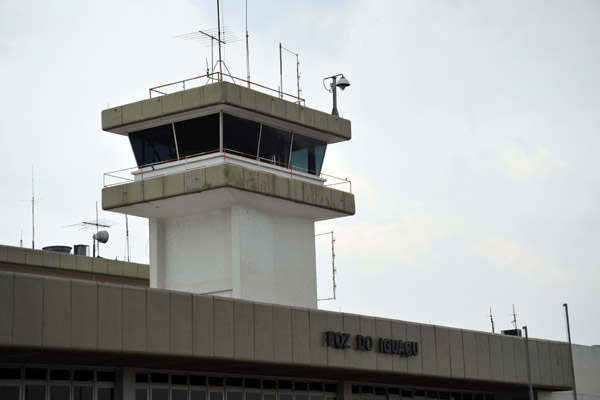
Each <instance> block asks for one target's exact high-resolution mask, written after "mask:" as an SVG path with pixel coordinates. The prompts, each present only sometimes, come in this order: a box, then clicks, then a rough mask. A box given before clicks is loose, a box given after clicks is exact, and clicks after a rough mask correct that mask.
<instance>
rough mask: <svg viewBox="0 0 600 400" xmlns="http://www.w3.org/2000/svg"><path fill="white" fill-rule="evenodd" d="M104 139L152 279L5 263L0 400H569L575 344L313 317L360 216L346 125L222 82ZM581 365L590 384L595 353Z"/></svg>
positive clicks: (135, 109)
mask: <svg viewBox="0 0 600 400" xmlns="http://www.w3.org/2000/svg"><path fill="white" fill-rule="evenodd" d="M102 129H103V130H105V131H108V132H111V133H114V134H120V135H125V136H127V137H128V139H129V141H130V144H131V147H132V150H133V153H134V156H135V159H136V161H137V168H135V170H134V171H133V173H132V175H131V178H130V179H128V180H127V181H122V182H119V183H116V184H112V185H108V186H106V187H105V188H104V189H103V191H102V207H103V208H104V210H110V211H114V212H119V213H126V214H130V215H137V216H141V217H146V218H148V219H149V226H150V264H149V265H144V264H134V263H128V262H122V261H116V260H115V261H113V260H106V259H102V258H97V257H96V258H91V257H85V256H79V255H71V254H58V253H53V252H49V251H40V250H28V249H23V248H16V247H6V246H0V400H38V399H39V400H55V399H56V400H58V399H76V400H113V399H118V400H120V399H132V400H133V399H135V400H403V399H420V400H425V399H441V400H450V399H453V400H517V399H527V398H528V395H529V382H531V384H532V389H533V392H534V396H535V398H537V399H540V400H541V399H552V398H561V397H553V396H556V395H557V394H556V393H553V392H561V391H563V392H564V391H569V390H572V388H573V383H574V382H573V379H572V374H571V355H570V348H569V345H568V344H567V343H563V342H555V341H549V340H542V339H529V340H528V341H526V339H525V338H523V337H517V336H507V335H500V334H490V333H486V332H476V331H471V330H466V329H455V328H448V327H443V326H435V325H430V324H419V323H413V322H408V321H400V320H390V319H385V318H376V317H372V316H367V315H354V314H348V313H341V312H330V311H322V310H319V309H318V308H317V291H316V269H315V241H314V234H315V231H314V223H315V221H321V220H327V219H332V218H340V217H347V216H351V215H353V214H354V212H355V203H354V195H353V194H352V193H351V192H350V190H348V189H349V187H348V188H347V189H346V190H340V189H341V186H342V185H339V186H333V185H331V183H332V182H331V179H330V178H327V177H325V176H324V175H323V174H322V173H321V167H322V165H323V160H324V157H325V153H326V149H327V146H330V145H334V144H335V143H337V142H341V141H345V140H350V139H351V124H350V121H348V120H346V119H343V118H340V117H339V116H337V115H330V114H328V113H324V112H320V111H317V110H313V109H310V108H307V107H304V106H302V105H300V104H298V103H293V102H289V101H286V100H283V99H281V98H278V97H273V96H269V95H267V94H264V93H261V92H258V91H254V90H251V89H249V88H246V87H242V86H239V85H235V84H231V83H227V82H222V81H220V82H216V83H211V84H208V85H205V86H201V87H197V88H193V89H188V90H184V91H180V92H176V93H172V94H168V95H164V96H160V97H156V98H150V99H146V100H142V101H139V102H136V103H132V104H126V105H123V106H120V107H113V108H110V109H108V110H105V111H103V112H102ZM342 183H347V182H342ZM576 349H577V351H576V352H575V354H576V356H577V357H576V359H575V360H576V364H575V365H576V368H577V369H578V368H579V367H578V364H577V363H578V361H577V360H583V361H582V362H585V365H586V366H589V365H592V368H596V372H597V371H598V368H600V365H598V364H599V361H598V360H600V355H599V353H600V352H598V348H594V347H592V348H589V347H584V346H576ZM590 354H591V356H590ZM592 370H593V369H592ZM588 371H589V369H588ZM584 374H585V373H584ZM577 376H579V375H577ZM582 376H584V375H582ZM577 379H579V378H577ZM586 379H587V380H586V381H585V382H586V384H587V385H591V387H595V388H597V385H598V383H597V382H591V381H593V379H588V378H586ZM577 383H578V384H579V383H580V382H579V381H577ZM593 385H596V386H593ZM564 393H567V394H568V392H564ZM590 393H592V392H590ZM558 396H560V394H558ZM580 398H582V397H580ZM590 398H592V397H590Z"/></svg>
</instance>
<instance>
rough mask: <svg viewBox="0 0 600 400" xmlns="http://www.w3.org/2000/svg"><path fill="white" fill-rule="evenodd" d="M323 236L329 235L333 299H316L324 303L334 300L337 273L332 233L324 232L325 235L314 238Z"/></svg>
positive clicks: (320, 234)
mask: <svg viewBox="0 0 600 400" xmlns="http://www.w3.org/2000/svg"><path fill="white" fill-rule="evenodd" d="M323 235H331V271H332V277H333V279H332V282H333V297H329V298H327V299H317V301H324V300H336V297H335V290H336V289H337V284H336V282H335V274H336V273H337V269H336V267H335V237H334V236H333V231H331V232H325V233H319V234H317V235H315V236H323Z"/></svg>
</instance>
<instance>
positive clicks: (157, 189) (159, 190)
mask: <svg viewBox="0 0 600 400" xmlns="http://www.w3.org/2000/svg"><path fill="white" fill-rule="evenodd" d="M142 185H143V188H144V201H151V200H157V199H162V198H163V197H164V178H163V177H162V176H159V177H157V178H150V179H145V180H143V181H142Z"/></svg>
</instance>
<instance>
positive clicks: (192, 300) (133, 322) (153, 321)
mask: <svg viewBox="0 0 600 400" xmlns="http://www.w3.org/2000/svg"><path fill="white" fill-rule="evenodd" d="M327 331H332V332H339V333H340V334H348V340H347V342H346V341H343V340H342V341H340V342H339V343H338V346H335V345H334V343H336V342H334V341H333V340H332V341H330V345H329V346H328V345H327V337H328V335H326V332H327ZM358 335H362V337H365V338H366V337H371V338H373V349H372V350H368V349H367V350H365V349H363V350H361V349H360V348H358V343H359V338H358ZM380 338H384V339H391V340H402V341H404V342H405V341H409V342H416V343H418V352H417V355H416V356H410V357H402V356H401V355H398V354H390V353H385V352H382V351H380V349H379V347H378V346H379V343H378V340H379V339H380ZM341 339H343V338H341ZM346 345H347V346H346ZM529 346H530V356H531V368H532V377H533V383H534V386H535V387H536V388H549V389H556V390H568V389H570V388H571V386H572V382H571V380H570V358H569V356H568V354H569V353H568V347H567V346H568V345H567V344H566V343H562V342H553V341H547V340H537V339H531V340H530V344H529ZM2 348H5V349H7V348H38V349H42V350H44V349H46V350H57V349H62V350H65V351H83V350H85V351H92V352H93V351H97V352H118V353H121V354H128V353H129V354H138V355H139V354H143V355H148V356H150V355H152V356H160V355H164V356H173V357H182V356H183V357H188V358H190V359H205V360H227V361H233V362H239V363H242V362H243V363H247V362H255V363H259V364H260V365H289V366H302V367H314V368H321V369H323V371H331V372H332V373H334V372H335V371H350V370H351V371H356V372H364V373H365V374H383V375H388V376H389V375H396V376H398V377H399V378H401V377H402V376H422V377H423V378H427V379H441V380H445V381H448V380H449V379H452V380H456V381H457V382H459V381H461V380H465V381H466V382H483V383H485V382H488V383H494V384H504V385H516V386H520V387H522V388H526V385H527V372H526V371H527V370H526V362H527V357H526V353H525V339H524V338H520V337H512V336H502V335H498V334H489V333H484V332H473V331H468V330H460V329H452V328H446V327H441V326H435V325H428V324H417V323H411V322H405V321H397V320H389V319H384V318H375V317H369V316H365V315H354V314H345V313H338V312H330V311H322V310H314V309H304V308H295V307H288V306H279V305H273V304H264V303H255V302H250V301H244V300H236V299H229V298H222V297H211V296H203V295H195V294H190V293H180V292H174V291H166V290H158V289H146V288H135V287H128V286H121V285H110V284H102V283H95V282H83V281H78V280H66V279H57V278H50V277H40V276H33V275H25V274H16V273H4V272H0V350H1V349H2ZM0 353H1V351H0Z"/></svg>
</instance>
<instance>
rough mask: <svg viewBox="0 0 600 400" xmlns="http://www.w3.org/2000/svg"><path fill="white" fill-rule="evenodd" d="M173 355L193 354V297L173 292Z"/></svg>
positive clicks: (171, 306)
mask: <svg viewBox="0 0 600 400" xmlns="http://www.w3.org/2000/svg"><path fill="white" fill-rule="evenodd" d="M170 295H171V300H170V308H171V312H170V314H171V329H170V330H171V338H170V339H171V345H170V348H171V354H181V355H189V354H192V327H193V317H192V295H191V294H190V293H179V292H171V293H170Z"/></svg>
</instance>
